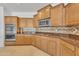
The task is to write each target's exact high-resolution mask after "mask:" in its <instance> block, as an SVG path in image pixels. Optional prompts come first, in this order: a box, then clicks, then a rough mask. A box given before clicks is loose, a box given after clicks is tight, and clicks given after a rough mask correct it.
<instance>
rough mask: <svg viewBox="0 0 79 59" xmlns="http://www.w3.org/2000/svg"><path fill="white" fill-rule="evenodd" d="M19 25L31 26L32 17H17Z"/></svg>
mask: <svg viewBox="0 0 79 59" xmlns="http://www.w3.org/2000/svg"><path fill="white" fill-rule="evenodd" d="M19 27H33V18H19Z"/></svg>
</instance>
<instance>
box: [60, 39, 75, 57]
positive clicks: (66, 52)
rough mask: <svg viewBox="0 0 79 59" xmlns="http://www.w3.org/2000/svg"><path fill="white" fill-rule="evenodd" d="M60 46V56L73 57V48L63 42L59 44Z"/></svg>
mask: <svg viewBox="0 0 79 59" xmlns="http://www.w3.org/2000/svg"><path fill="white" fill-rule="evenodd" d="M60 44H61V45H60V46H61V56H75V53H76V50H75V46H74V45H72V44H70V43H67V42H65V41H63V40H61V42H60Z"/></svg>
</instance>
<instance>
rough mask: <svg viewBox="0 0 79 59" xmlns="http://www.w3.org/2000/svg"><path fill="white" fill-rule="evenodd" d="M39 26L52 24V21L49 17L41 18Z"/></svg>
mask: <svg viewBox="0 0 79 59" xmlns="http://www.w3.org/2000/svg"><path fill="white" fill-rule="evenodd" d="M39 26H40V27H44V26H45V27H46V26H51V22H50V20H49V19H43V20H39Z"/></svg>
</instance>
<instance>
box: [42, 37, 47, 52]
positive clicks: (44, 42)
mask: <svg viewBox="0 0 79 59" xmlns="http://www.w3.org/2000/svg"><path fill="white" fill-rule="evenodd" d="M47 46H48V37H42V39H41V49H42V50H43V51H45V52H47Z"/></svg>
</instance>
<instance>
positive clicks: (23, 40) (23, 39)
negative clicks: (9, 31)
mask: <svg viewBox="0 0 79 59" xmlns="http://www.w3.org/2000/svg"><path fill="white" fill-rule="evenodd" d="M32 40H33V37H32V36H24V35H20V36H17V37H16V44H20V45H22V44H24V45H25V44H32Z"/></svg>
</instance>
